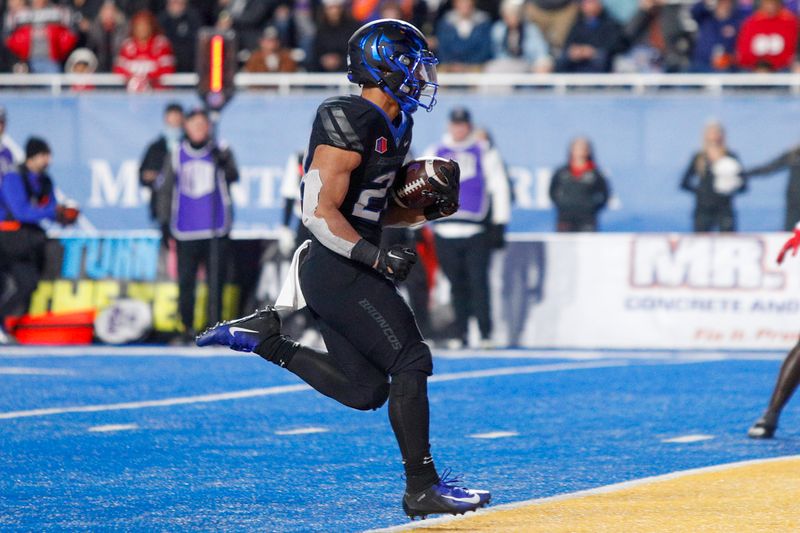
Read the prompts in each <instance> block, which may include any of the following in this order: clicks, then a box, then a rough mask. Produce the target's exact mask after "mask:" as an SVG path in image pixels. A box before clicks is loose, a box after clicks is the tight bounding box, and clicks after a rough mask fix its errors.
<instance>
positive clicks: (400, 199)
mask: <svg viewBox="0 0 800 533" xmlns="http://www.w3.org/2000/svg"><path fill="white" fill-rule="evenodd" d="M448 166H449V167H452V166H453V163H452V162H451V161H449V160H447V159H442V158H441V157H429V158H425V159H416V160H414V161H411V162H410V163H408V164H407V165H405V166H403V168H401V169H400V172H398V173H397V176H396V177H395V180H394V185H393V186H392V198H393V199H394V201H395V203H396V204H397V205H399V206H400V207H403V208H406V209H424V208H426V207H428V206H430V205H431V204H432V203H433V199H432V198H431V197H430V196H427V195H425V194H423V193H424V192H425V191H432V190H433V186H432V185H431V182H432V181H437V182H439V183H441V184H442V185H447V177H446V176H445V175H444V174H443V173H442V172H441V169H442V168H443V167H448ZM448 175H453V173H452V172H450V173H448Z"/></svg>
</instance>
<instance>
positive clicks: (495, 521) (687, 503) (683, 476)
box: [398, 456, 800, 533]
mask: <svg viewBox="0 0 800 533" xmlns="http://www.w3.org/2000/svg"><path fill="white" fill-rule="evenodd" d="M415 525H416V526H423V527H413V526H412V527H413V528H414V530H415V531H503V532H505V531H520V532H523V531H524V532H526V533H527V532H531V533H533V532H548V533H554V532H571V533H572V532H576V533H577V532H587V533H588V532H592V533H595V532H612V531H613V532H615V533H616V532H639V531H641V532H681V533H683V532H695V531H703V532H737V533H739V532H750V531H752V532H756V531H758V532H765V531H769V532H773V533H779V532H787V533H788V532H798V531H800V456H791V457H780V458H776V459H768V460H756V461H746V462H742V463H733V464H729V465H720V466H715V467H710V468H703V469H697V470H688V471H685V472H677V473H674V474H668V475H665V476H658V477H654V478H646V479H642V480H638V481H633V482H628V483H620V484H618V485H612V486H609V487H601V488H600V489H595V490H590V491H583V492H580V493H575V494H572V495H564V496H558V497H554V498H545V499H542V500H531V501H530V502H522V503H520V504H511V505H507V506H500V507H497V508H495V509H492V508H491V507H490V508H489V509H488V510H486V511H483V512H480V513H478V514H470V515H468V516H466V517H464V518H461V519H444V520H434V521H432V522H431V523H429V524H425V523H424V522H423V523H419V522H417V523H416V524H415ZM398 529H405V528H398Z"/></svg>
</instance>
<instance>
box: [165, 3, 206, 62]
mask: <svg viewBox="0 0 800 533" xmlns="http://www.w3.org/2000/svg"><path fill="white" fill-rule="evenodd" d="M158 23H159V25H160V26H161V28H162V29H163V30H164V36H165V37H166V38H167V39H169V42H170V44H171V45H172V51H173V52H174V54H175V71H176V72H194V71H195V64H194V63H195V50H196V48H197V32H198V31H199V30H200V27H201V26H202V21H201V20H200V15H199V14H198V13H197V11H195V10H194V9H193V8H191V7H189V5H188V0H167V7H166V9H165V10H164V11H163V12H162V13H161V14H160V15H159V17H158Z"/></svg>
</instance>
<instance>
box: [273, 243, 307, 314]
mask: <svg viewBox="0 0 800 533" xmlns="http://www.w3.org/2000/svg"><path fill="white" fill-rule="evenodd" d="M310 244H311V241H306V242H304V243H303V244H301V245H300V247H299V248H298V249H297V250H295V252H294V256H293V257H292V264H291V265H290V266H289V275H288V276H286V279H285V280H284V281H283V286H282V287H281V292H280V294H278V298H277V299H276V300H275V309H277V310H279V311H281V310H289V311H297V310H298V309H302V308H304V307H305V306H306V299H305V297H304V296H303V291H302V290H301V289H300V263H302V262H303V259H304V258H305V255H306V253H307V252H308V246H309V245H310Z"/></svg>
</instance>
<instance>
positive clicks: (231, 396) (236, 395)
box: [0, 385, 311, 420]
mask: <svg viewBox="0 0 800 533" xmlns="http://www.w3.org/2000/svg"><path fill="white" fill-rule="evenodd" d="M310 389H311V387H309V386H308V385H282V386H279V387H266V388H262V389H245V390H240V391H233V392H221V393H218V394H203V395H200V396H183V397H177V398H165V399H163V400H147V401H143V402H124V403H108V404H100V405H79V406H74V407H50V408H46V409H32V410H30V411H10V412H8V413H0V420H8V419H10V418H26V417H31V416H49V415H60V414H64V413H97V412H100V411H119V410H122V409H143V408H145V407H167V406H170V405H187V404H192V403H210V402H221V401H225V400H239V399H241V398H255V397H257V396H270V395H273V394H287V393H290V392H300V391H305V390H310Z"/></svg>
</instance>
